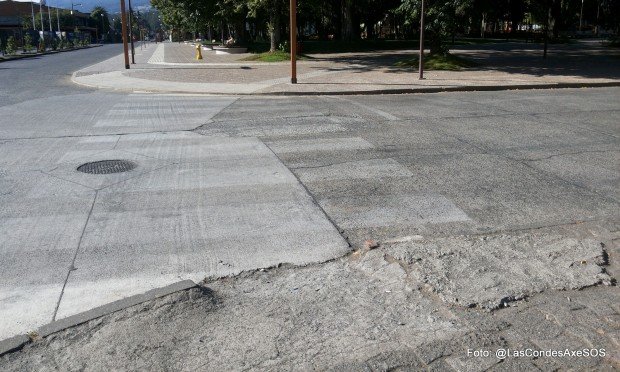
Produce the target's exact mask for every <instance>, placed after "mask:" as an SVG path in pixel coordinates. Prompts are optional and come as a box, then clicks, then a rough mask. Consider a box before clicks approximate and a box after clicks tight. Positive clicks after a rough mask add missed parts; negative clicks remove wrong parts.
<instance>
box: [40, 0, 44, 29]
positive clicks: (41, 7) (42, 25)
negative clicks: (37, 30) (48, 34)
mask: <svg viewBox="0 0 620 372" xmlns="http://www.w3.org/2000/svg"><path fill="white" fill-rule="evenodd" d="M42 3H43V0H39V15H40V16H41V37H43V36H45V23H44V22H43V4H42Z"/></svg>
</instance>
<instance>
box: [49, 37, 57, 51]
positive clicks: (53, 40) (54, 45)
mask: <svg viewBox="0 0 620 372" xmlns="http://www.w3.org/2000/svg"><path fill="white" fill-rule="evenodd" d="M50 46H51V47H52V50H58V39H56V38H53V39H52V42H51V45H50Z"/></svg>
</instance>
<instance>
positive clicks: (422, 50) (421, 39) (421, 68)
mask: <svg viewBox="0 0 620 372" xmlns="http://www.w3.org/2000/svg"><path fill="white" fill-rule="evenodd" d="M419 63H420V65H419V67H418V70H419V71H420V77H419V79H420V80H422V79H424V0H422V10H421V12H420V58H419Z"/></svg>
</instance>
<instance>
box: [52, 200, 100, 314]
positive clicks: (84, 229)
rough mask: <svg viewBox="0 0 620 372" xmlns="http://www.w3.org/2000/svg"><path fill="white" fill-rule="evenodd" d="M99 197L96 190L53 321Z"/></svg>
mask: <svg viewBox="0 0 620 372" xmlns="http://www.w3.org/2000/svg"><path fill="white" fill-rule="evenodd" d="M98 195H99V190H95V197H94V198H93V202H92V204H91V205H90V210H89V211H88V217H86V222H84V227H82V234H80V240H79V241H78V245H77V248H76V249H75V253H74V254H73V260H71V266H69V270H68V271H67V276H66V277H65V281H64V283H63V284H62V289H61V291H60V296H59V297H58V302H57V303H56V308H55V309H54V315H53V316H52V321H55V320H56V316H57V315H58V309H59V308H60V302H61V301H62V297H63V296H64V294H65V287H66V286H67V283H68V282H69V277H70V276H71V272H72V271H73V270H75V260H76V258H77V255H78V253H79V251H80V247H81V246H82V239H83V238H84V233H85V232H86V227H87V226H88V222H89V221H90V217H91V216H92V214H93V209H94V208H95V203H96V202H97V196H98Z"/></svg>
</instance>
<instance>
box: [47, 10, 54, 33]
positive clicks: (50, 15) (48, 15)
mask: <svg viewBox="0 0 620 372" xmlns="http://www.w3.org/2000/svg"><path fill="white" fill-rule="evenodd" d="M47 17H48V18H49V20H50V33H52V32H53V31H54V30H52V10H51V9H50V6H49V5H48V6H47Z"/></svg>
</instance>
